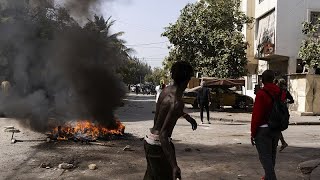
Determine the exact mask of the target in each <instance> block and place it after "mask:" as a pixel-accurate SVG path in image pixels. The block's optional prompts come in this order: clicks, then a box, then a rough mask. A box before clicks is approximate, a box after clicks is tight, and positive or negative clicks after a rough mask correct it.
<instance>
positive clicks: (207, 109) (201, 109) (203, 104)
mask: <svg viewBox="0 0 320 180" xmlns="http://www.w3.org/2000/svg"><path fill="white" fill-rule="evenodd" d="M204 109H206V111H207V120H208V121H209V119H210V112H209V103H200V119H201V122H203V111H204Z"/></svg>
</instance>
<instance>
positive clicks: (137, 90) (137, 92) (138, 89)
mask: <svg viewBox="0 0 320 180" xmlns="http://www.w3.org/2000/svg"><path fill="white" fill-rule="evenodd" d="M135 91H136V95H138V94H139V91H140V88H139V86H138V85H136V89H135Z"/></svg>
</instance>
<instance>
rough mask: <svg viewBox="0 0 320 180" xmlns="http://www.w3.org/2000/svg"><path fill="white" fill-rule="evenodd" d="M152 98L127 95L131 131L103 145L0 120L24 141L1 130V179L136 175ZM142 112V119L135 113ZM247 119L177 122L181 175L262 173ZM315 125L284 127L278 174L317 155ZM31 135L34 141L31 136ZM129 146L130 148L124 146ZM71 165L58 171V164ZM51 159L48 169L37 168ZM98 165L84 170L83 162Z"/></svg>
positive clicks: (293, 179) (294, 174)
mask: <svg viewBox="0 0 320 180" xmlns="http://www.w3.org/2000/svg"><path fill="white" fill-rule="evenodd" d="M150 98H152V97H146V98H143V97H134V96H133V97H129V98H128V100H127V102H126V106H125V107H123V108H122V109H120V110H119V111H118V112H117V113H118V115H119V117H120V118H121V119H122V120H123V122H124V123H125V124H126V132H127V133H130V135H127V136H126V138H124V139H122V140H113V141H108V142H104V144H103V145H104V146H100V145H89V144H85V143H81V142H71V141H67V142H49V143H47V142H41V141H38V140H44V139H45V135H43V134H39V133H35V132H32V131H30V130H27V129H24V128H23V127H21V126H19V125H18V124H17V123H16V122H15V121H13V120H12V119H0V127H1V128H2V127H4V126H7V125H14V126H15V127H17V128H19V129H20V130H21V133H19V134H16V135H15V138H17V139H20V140H29V141H24V142H17V143H15V144H10V138H11V134H10V133H4V132H3V131H2V130H1V131H0V136H1V138H0V157H1V158H0V174H1V176H0V179H110V180H117V179H119V180H131V179H132V180H136V179H137V180H139V179H142V178H143V175H144V171H145V169H146V161H145V157H144V150H143V141H142V140H141V138H142V137H143V135H144V134H145V132H147V130H148V128H149V127H151V125H152V120H151V119H152V116H153V114H152V113H151V110H152V108H153V105H152V103H153V102H152V101H151V100H152V99H151V100H150V101H149V99H150ZM140 117H141V118H140ZM249 128H250V126H249V124H245V123H222V122H213V124H211V125H207V124H206V125H200V126H199V128H198V130H197V131H192V130H191V128H190V126H189V125H188V124H187V123H186V122H185V121H183V120H182V121H181V122H179V123H178V124H177V127H176V129H175V132H174V135H173V140H174V141H173V142H174V143H175V147H176V154H177V160H178V164H179V166H180V168H181V170H182V175H183V179H190V180H191V179H204V180H207V179H208V180H212V179H213V180H220V179H221V180H222V179H225V180H229V179H230V180H233V179H245V180H247V179H248V180H251V179H252V180H254V179H255V180H257V179H259V178H260V177H261V175H262V174H263V170H262V167H261V165H260V163H259V160H258V156H257V152H256V150H255V148H254V147H252V146H251V145H250V141H249ZM318 128H319V127H315V126H295V127H292V128H290V129H289V130H288V132H285V137H286V139H287V141H288V143H289V145H290V146H289V147H288V148H287V149H285V151H284V152H282V153H278V159H277V175H278V179H280V180H281V179H290V180H300V179H303V177H302V176H301V175H300V173H299V172H298V170H297V166H298V164H299V163H300V162H303V161H306V160H310V159H315V158H319V157H320V144H319V142H320V141H319V140H320V139H319V131H318ZM30 140H34V141H30ZM127 145H130V149H129V150H130V151H123V149H124V147H126V146H127ZM63 162H66V163H72V164H74V165H75V168H73V169H71V170H62V169H59V168H58V165H59V164H60V163H63ZM42 163H50V166H51V168H50V169H46V168H40V165H41V164H42ZM91 163H94V164H97V167H98V169H96V170H89V169H88V165H89V164H91Z"/></svg>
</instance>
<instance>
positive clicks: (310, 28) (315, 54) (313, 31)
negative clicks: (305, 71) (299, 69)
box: [299, 18, 320, 67]
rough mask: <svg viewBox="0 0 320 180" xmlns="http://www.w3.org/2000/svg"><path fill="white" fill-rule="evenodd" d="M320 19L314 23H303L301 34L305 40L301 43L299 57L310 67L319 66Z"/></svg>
mask: <svg viewBox="0 0 320 180" xmlns="http://www.w3.org/2000/svg"><path fill="white" fill-rule="evenodd" d="M319 32H320V18H319V19H318V20H317V21H316V22H315V23H312V22H304V23H303V30H302V33H303V34H304V35H306V39H304V40H303V41H302V44H301V47H300V51H299V56H300V57H301V58H302V60H304V61H305V62H306V64H308V65H309V66H310V67H314V66H316V65H317V64H320V34H319Z"/></svg>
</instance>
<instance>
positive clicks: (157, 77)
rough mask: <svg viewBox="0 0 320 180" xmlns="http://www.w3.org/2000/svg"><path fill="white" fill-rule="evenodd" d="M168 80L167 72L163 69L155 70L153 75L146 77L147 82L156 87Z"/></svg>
mask: <svg viewBox="0 0 320 180" xmlns="http://www.w3.org/2000/svg"><path fill="white" fill-rule="evenodd" d="M166 79H167V71H166V70H164V69H162V68H154V69H153V70H152V73H151V74H148V75H147V76H146V77H145V81H146V82H151V83H152V84H154V85H159V84H160V81H161V80H166Z"/></svg>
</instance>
